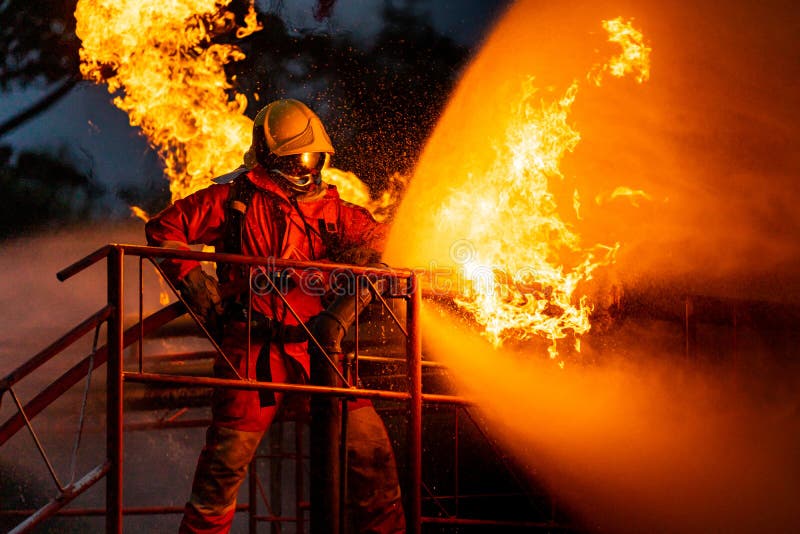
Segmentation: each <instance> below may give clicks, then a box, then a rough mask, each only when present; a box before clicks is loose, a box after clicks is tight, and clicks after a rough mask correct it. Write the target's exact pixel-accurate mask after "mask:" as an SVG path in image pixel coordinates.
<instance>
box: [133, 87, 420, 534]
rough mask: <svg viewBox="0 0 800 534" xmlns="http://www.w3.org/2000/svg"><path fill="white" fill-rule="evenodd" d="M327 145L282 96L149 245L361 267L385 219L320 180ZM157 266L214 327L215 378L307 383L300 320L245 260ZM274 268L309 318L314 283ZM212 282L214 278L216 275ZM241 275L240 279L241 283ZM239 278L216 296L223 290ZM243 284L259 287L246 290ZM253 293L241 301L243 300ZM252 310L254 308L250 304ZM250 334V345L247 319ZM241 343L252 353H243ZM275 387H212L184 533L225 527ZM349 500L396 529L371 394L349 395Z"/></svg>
mask: <svg viewBox="0 0 800 534" xmlns="http://www.w3.org/2000/svg"><path fill="white" fill-rule="evenodd" d="M333 153H334V149H333V146H332V144H331V141H330V139H329V137H328V134H327V133H326V131H325V128H324V126H323V124H322V122H321V121H320V119H319V118H318V117H317V115H316V114H315V113H314V112H313V111H311V110H310V109H309V108H308V107H307V106H306V105H305V104H303V103H302V102H299V101H297V100H290V99H287V100H278V101H275V102H272V103H271V104H269V105H267V106H266V107H264V108H263V109H262V110H261V111H260V112H259V113H258V114H257V116H256V118H255V120H254V123H253V140H252V144H251V147H250V149H249V150H248V151H247V153H246V154H245V157H244V163H245V164H244V165H243V166H242V167H241V168H240V169H238V170H237V171H235V172H234V173H231V174H229V175H225V176H224V177H220V178H218V179H215V180H214V181H215V182H217V183H215V184H214V185H211V186H209V187H208V188H206V189H203V190H200V191H198V192H196V193H194V194H192V195H189V196H187V197H186V198H183V199H180V200H177V201H176V202H175V203H174V204H172V205H171V206H169V207H168V208H166V209H165V210H164V211H162V212H161V213H159V214H158V215H156V216H155V217H153V218H152V219H150V221H149V222H148V223H147V225H146V234H147V242H148V244H150V245H154V246H162V247H173V248H181V249H187V250H188V249H189V245H190V244H197V243H203V244H209V245H214V246H215V248H216V250H217V252H229V253H235V254H244V255H250V256H261V257H275V258H285V259H292V260H301V261H321V260H322V261H324V260H334V261H346V262H348V263H356V262H358V263H362V264H367V263H371V262H374V261H376V260H377V259H378V258H379V256H380V251H381V250H382V246H383V241H384V239H385V234H386V228H385V227H384V226H383V225H381V224H378V223H376V222H375V220H374V219H373V218H372V216H371V215H370V214H369V212H368V211H367V210H365V209H364V208H362V207H359V206H356V205H353V204H349V203H347V202H344V201H343V200H341V199H340V198H339V195H338V193H337V191H336V188H335V187H334V186H332V185H328V184H326V183H325V182H323V181H322V180H321V170H322V168H323V167H324V166H325V165H327V164H328V162H329V159H330V156H331V155H332V154H333ZM161 267H162V268H163V270H164V272H165V274H166V275H167V276H168V277H170V279H172V280H173V281H174V282H175V283H176V285H177V287H179V288H180V290H181V293H182V295H183V296H184V298H185V299H186V300H187V302H188V303H189V304H190V305H191V307H192V309H193V310H194V311H195V312H196V315H197V316H198V317H199V318H200V320H201V322H203V323H204V324H205V326H206V327H207V328H208V330H209V331H210V332H212V333H213V334H215V335H218V336H220V339H221V343H220V346H221V348H222V352H223V353H224V354H225V355H226V357H227V359H228V360H230V362H231V363H232V364H233V366H234V367H235V371H234V369H232V368H231V365H230V364H229V363H228V362H226V361H224V360H223V358H221V357H218V358H217V360H216V361H215V364H214V373H215V376H218V377H222V378H235V377H236V376H237V373H238V376H240V377H250V378H257V379H259V380H268V381H269V380H271V381H274V382H303V381H305V380H306V379H307V377H308V376H309V354H308V351H307V349H308V341H307V339H306V336H305V331H304V330H303V329H302V327H301V326H299V323H298V320H297V319H296V318H295V317H294V316H293V314H292V313H290V312H289V310H288V309H287V308H286V307H285V305H284V304H283V302H282V300H281V299H280V298H278V296H277V295H276V294H275V292H274V291H273V290H272V289H273V286H272V285H271V284H269V283H267V282H266V280H263V279H262V280H261V282H260V283H254V282H256V281H257V277H255V278H254V277H252V274H253V273H252V272H248V270H247V268H244V269H243V268H239V267H237V266H234V265H231V264H220V265H218V268H217V279H218V280H217V279H215V278H214V277H211V276H209V275H207V274H206V272H205V271H203V269H202V268H201V267H200V265H199V263H198V262H196V261H189V260H171V259H165V260H163V261H162V262H161ZM255 272H256V274H257V276H270V277H272V278H271V280H272V281H273V283H275V287H277V288H278V290H279V291H281V293H283V295H284V298H285V299H286V300H287V301H288V302H289V304H290V305H291V306H292V307H293V308H294V310H295V311H296V312H297V314H298V315H299V319H300V321H302V322H304V323H307V322H308V321H309V320H310V319H311V318H312V317H314V316H315V315H317V314H318V313H319V312H321V311H322V310H323V306H322V302H321V298H320V292H319V291H315V290H314V289H315V288H316V286H315V285H314V284H317V285H318V284H319V281H318V280H317V281H314V280H311V281H308V280H305V279H304V278H303V273H297V272H293V273H291V276H283V275H275V274H274V273H270V272H268V271H258V270H257V271H255ZM218 281H219V282H218ZM237 284H238V286H237ZM242 286H243V287H244V288H245V290H244V291H238V292H234V293H235V295H234V296H233V297H225V298H222V297H221V296H220V288H223V293H226V292H225V291H224V288H225V287H234V288H235V287H242ZM248 287H254V288H256V289H258V290H256V291H254V292H252V293H251V294H252V297H248V291H247V288H248ZM248 298H251V301H250V302H248V301H247V299H248ZM248 310H251V311H249V312H248ZM248 321H250V322H251V325H257V327H252V326H251V332H252V333H253V334H252V336H251V339H250V343H249V345H248V341H247V323H248ZM248 346H249V353H248ZM282 399H283V395H282V394H281V393H279V392H276V393H272V392H264V391H261V392H259V391H246V390H236V389H230V388H217V389H216V390H215V392H214V397H213V400H212V424H211V426H210V427H209V429H208V431H207V433H206V443H205V446H204V448H203V449H202V452H201V453H200V458H199V460H198V463H197V469H196V472H195V477H194V481H193V484H192V493H191V497H190V499H189V502H188V503H187V504H186V507H185V511H184V516H183V521H182V522H181V527H180V532H202V533H212V532H228V531H229V530H230V527H231V522H232V521H233V515H234V511H235V506H236V494H237V491H238V488H239V486H240V484H241V482H242V480H243V478H244V476H245V474H246V470H247V466H248V464H249V463H250V460H251V459H252V458H253V455H254V453H255V451H256V448H257V447H258V444H259V442H260V441H261V438H262V436H263V435H264V433H265V431H266V430H267V429H268V428H269V426H270V423H271V422H272V420H273V418H274V417H275V414H276V412H277V410H278V408H279V406H280V404H281V401H282ZM347 438H348V457H349V464H350V468H351V472H352V474H351V476H350V479H349V480H350V482H351V484H350V488H351V489H350V490H349V491H348V501H349V503H348V504H350V505H352V506H350V508H352V509H353V510H352V512H351V514H352V515H351V517H353V518H354V525H355V526H354V530H355V531H358V532H380V533H384V532H387V533H388V532H391V533H394V532H403V531H404V530H405V520H404V516H403V510H402V504H401V500H400V487H399V484H398V478H397V471H396V466H395V459H394V455H393V453H392V450H391V445H390V443H389V439H388V436H387V434H386V429H385V427H384V426H383V423H382V421H381V420H380V418H379V417H378V415H377V413H376V412H375V410H374V408H373V407H372V405H371V403H369V402H366V401H357V402H352V403H351V404H350V415H349V419H348V435H347Z"/></svg>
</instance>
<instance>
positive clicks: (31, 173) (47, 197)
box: [0, 146, 103, 239]
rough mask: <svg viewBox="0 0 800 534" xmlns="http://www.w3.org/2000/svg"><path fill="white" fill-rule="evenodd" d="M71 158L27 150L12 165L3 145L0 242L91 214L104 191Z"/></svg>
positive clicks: (64, 154) (0, 153)
mask: <svg viewBox="0 0 800 534" xmlns="http://www.w3.org/2000/svg"><path fill="white" fill-rule="evenodd" d="M70 159H71V158H70V156H69V155H68V154H66V153H65V152H62V153H58V154H48V153H45V152H35V151H25V152H22V153H21V154H19V155H18V157H17V158H16V163H12V161H11V149H10V148H9V147H6V146H0V189H1V190H2V191H3V194H2V195H0V239H4V238H8V237H12V236H17V235H20V234H23V233H25V232H27V231H31V230H36V229H40V228H43V227H47V226H48V225H53V224H58V225H63V224H69V223H72V222H76V221H79V220H85V219H86V218H87V217H88V216H89V215H90V211H91V208H92V204H93V202H94V201H95V200H97V199H98V198H99V197H100V196H101V195H102V193H103V189H102V188H101V187H100V186H98V185H97V184H96V183H95V182H94V180H92V178H91V177H90V176H89V175H87V174H84V173H82V172H80V171H78V170H77V169H76V168H75V166H74V165H72V164H71V163H69V160H70Z"/></svg>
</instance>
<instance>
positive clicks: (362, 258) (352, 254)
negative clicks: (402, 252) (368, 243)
mask: <svg viewBox="0 0 800 534" xmlns="http://www.w3.org/2000/svg"><path fill="white" fill-rule="evenodd" d="M331 259H332V260H333V261H335V262H336V263H347V264H349V265H375V264H378V263H380V261H381V253H380V252H378V251H377V250H375V249H372V248H369V247H352V248H348V249H345V250H341V251H339V252H338V253H337V254H335V255H334V256H333V258H331Z"/></svg>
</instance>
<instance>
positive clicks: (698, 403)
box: [424, 307, 800, 533]
mask: <svg viewBox="0 0 800 534" xmlns="http://www.w3.org/2000/svg"><path fill="white" fill-rule="evenodd" d="M424 324H425V325H426V327H427V328H426V331H425V333H426V337H425V339H426V345H427V346H426V352H427V354H429V355H431V356H433V357H434V358H436V359H437V360H440V361H442V362H443V363H445V364H447V365H448V366H449V367H450V368H451V370H452V371H453V375H454V377H455V380H456V382H457V384H458V385H459V389H460V393H462V394H466V395H468V396H469V397H470V398H472V399H473V400H474V401H475V403H476V405H477V406H478V409H479V410H480V412H481V413H482V415H483V418H484V419H485V421H486V424H487V425H488V427H489V430H490V432H491V435H492V436H493V437H495V438H496V439H498V440H499V441H500V442H501V443H502V444H503V445H504V446H505V448H506V449H507V450H509V451H510V452H512V453H514V454H515V456H516V457H517V458H518V459H519V460H520V461H521V462H522V463H524V465H526V466H527V468H528V471H529V474H530V475H531V476H534V477H536V478H537V479H539V480H541V481H544V482H545V483H546V484H547V485H548V486H549V487H550V489H551V490H552V492H553V493H554V495H555V496H556V497H557V498H560V500H561V502H562V503H564V504H566V506H567V507H569V508H570V509H571V511H572V513H573V515H574V516H576V517H578V518H579V519H580V521H581V522H583V523H584V525H585V526H586V527H589V528H590V530H595V529H596V530H597V531H601V532H630V533H634V532H683V533H705V532H731V533H739V532H741V533H744V532H796V531H797V529H798V528H800V512H798V511H797V508H796V503H797V502H798V500H800V477H799V476H798V475H800V458H798V456H797V451H798V450H800V417H798V416H800V403H798V399H797V396H796V394H795V392H796V391H797V390H796V387H797V386H798V385H800V380H798V378H797V376H798V375H797V374H794V375H793V377H792V378H789V379H787V378H785V379H784V380H783V381H778V380H776V379H775V377H772V380H771V382H770V385H769V387H766V388H765V387H764V384H763V383H761V382H759V381H758V380H752V379H749V378H747V377H748V376H749V375H748V374H747V373H748V371H751V370H752V369H749V370H746V371H745V370H742V373H741V374H731V373H729V372H728V371H725V370H724V369H715V370H714V371H713V372H709V371H703V370H701V369H699V368H696V367H690V366H680V365H678V364H676V363H675V362H676V360H677V358H676V355H675V354H670V353H669V352H668V350H666V349H665V348H659V347H653V346H652V343H653V341H654V340H657V339H658V336H657V335H656V332H654V331H652V330H646V331H645V332H644V334H645V335H644V336H642V335H641V334H642V331H637V328H633V327H632V328H630V329H628V331H627V332H625V333H621V334H619V335H618V337H617V339H615V340H614V342H615V343H616V344H617V345H620V346H624V347H625V350H624V351H610V352H606V353H605V354H604V355H603V358H604V361H605V363H603V364H599V365H597V364H596V365H591V366H582V365H580V364H578V363H575V362H572V363H570V364H568V366H567V368H566V369H565V370H560V369H559V368H557V367H555V366H553V364H552V362H550V361H548V360H547V359H546V358H544V359H538V358H536V357H533V356H532V355H531V354H530V351H528V352H523V351H522V350H516V351H515V350H511V349H508V350H495V349H494V348H493V347H492V346H491V345H490V344H489V343H487V342H486V341H485V340H483V339H482V338H480V337H479V336H478V335H476V334H475V333H472V332H470V331H469V330H468V329H466V328H465V327H464V326H463V325H460V324H458V322H457V320H454V318H452V317H447V316H446V315H445V314H444V312H442V311H441V310H436V309H432V308H430V307H429V308H428V309H427V310H426V312H425V314H424ZM661 335H663V336H664V337H663V339H667V338H669V334H668V333H667V332H661ZM663 339H662V340H663ZM637 340H638V341H637ZM606 341H608V340H606ZM589 350H591V349H589ZM622 352H624V357H623V355H622ZM668 362H669V363H668ZM760 378H763V377H760ZM781 382H782V383H781Z"/></svg>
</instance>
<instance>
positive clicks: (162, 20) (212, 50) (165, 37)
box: [75, 0, 405, 218]
mask: <svg viewBox="0 0 800 534" xmlns="http://www.w3.org/2000/svg"><path fill="white" fill-rule="evenodd" d="M230 1H231V0H80V1H79V2H78V5H77V8H76V10H75V17H76V19H77V28H76V33H77V34H78V36H79V37H80V39H81V41H82V48H81V51H80V53H81V73H82V74H83V75H84V76H85V77H86V78H88V79H90V80H93V81H95V82H97V83H103V82H105V83H107V84H108V90H109V92H110V93H111V94H113V95H115V96H114V104H115V105H116V106H117V107H119V108H120V109H122V110H124V111H125V112H126V113H127V114H128V116H129V117H130V123H131V125H133V126H138V127H140V128H141V130H142V132H143V133H144V135H145V136H147V138H148V140H149V141H150V143H151V144H152V145H153V146H154V147H155V148H156V149H157V150H158V153H159V155H160V156H161V159H162V161H163V162H164V167H165V168H164V172H165V174H166V176H167V178H168V179H169V181H170V191H171V193H172V199H173V200H175V199H178V198H181V197H184V196H186V195H188V194H190V193H192V192H194V191H197V190H198V189H202V188H204V187H207V186H208V185H209V183H210V180H211V179H212V178H213V177H215V176H218V175H221V174H224V173H227V172H229V171H231V170H233V169H235V168H236V167H238V166H239V165H240V164H241V162H242V156H243V154H244V152H245V151H246V150H247V148H248V147H249V146H250V142H251V131H252V121H251V120H250V119H249V118H247V117H246V116H245V115H244V112H245V109H246V108H247V98H246V96H245V95H243V94H241V93H238V92H236V91H235V90H234V89H233V86H232V85H231V83H230V81H229V80H228V79H227V78H226V75H225V70H224V67H225V65H226V64H227V63H229V62H232V61H239V60H241V59H243V58H244V57H245V56H244V54H243V52H242V51H241V49H239V48H238V47H237V46H235V45H233V44H222V43H212V39H213V38H214V37H215V36H218V35H221V34H232V33H234V32H235V35H236V37H237V38H240V39H241V38H243V37H246V36H247V35H249V34H251V33H252V32H255V31H258V30H259V29H261V26H260V25H259V24H258V21H257V19H256V11H255V9H254V6H253V3H252V2H251V3H250V6H249V11H248V13H247V15H246V17H245V19H244V26H241V27H237V26H236V22H235V20H234V15H233V13H231V12H230V11H228V10H227V9H226V8H227V6H228V4H229V3H230ZM256 96H258V95H256ZM325 178H326V180H327V181H330V182H331V183H334V184H335V185H337V186H338V188H339V189H340V192H341V195H342V197H343V198H344V199H346V200H349V201H351V202H354V203H357V204H360V205H363V206H365V207H366V208H368V209H370V210H371V211H373V213H374V214H375V215H376V217H377V218H385V217H386V216H387V215H388V214H389V212H390V211H391V206H393V205H394V204H395V203H396V202H397V199H398V198H399V193H400V191H401V190H402V186H403V185H404V184H405V180H404V179H402V178H400V177H394V178H393V179H392V180H391V183H392V184H395V185H396V186H397V187H390V188H388V189H387V192H386V193H384V195H383V196H382V197H379V198H377V199H374V198H372V197H371V196H370V194H369V190H368V188H367V187H366V185H365V184H364V183H363V182H361V181H360V180H359V179H358V177H357V176H356V175H355V174H353V173H346V172H343V171H339V170H338V169H333V168H331V169H327V170H326V172H325ZM136 214H137V216H140V217H141V213H138V212H137V213H136Z"/></svg>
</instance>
